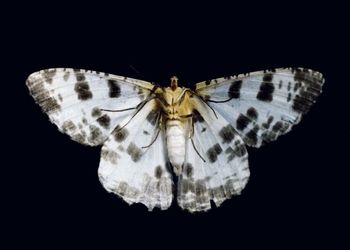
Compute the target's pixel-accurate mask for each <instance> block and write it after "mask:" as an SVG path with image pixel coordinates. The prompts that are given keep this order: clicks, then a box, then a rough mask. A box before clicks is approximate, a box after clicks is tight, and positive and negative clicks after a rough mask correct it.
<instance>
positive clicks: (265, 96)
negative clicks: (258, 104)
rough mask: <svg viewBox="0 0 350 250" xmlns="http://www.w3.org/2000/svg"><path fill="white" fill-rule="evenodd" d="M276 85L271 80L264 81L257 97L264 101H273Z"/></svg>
mask: <svg viewBox="0 0 350 250" xmlns="http://www.w3.org/2000/svg"><path fill="white" fill-rule="evenodd" d="M274 91H275V87H274V85H273V83H271V82H262V83H261V85H260V89H259V92H258V94H257V96H256V98H257V99H258V100H260V101H263V102H271V101H272V99H273V92H274Z"/></svg>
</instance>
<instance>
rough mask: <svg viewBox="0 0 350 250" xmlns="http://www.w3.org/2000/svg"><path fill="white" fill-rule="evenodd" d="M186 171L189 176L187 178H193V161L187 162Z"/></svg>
mask: <svg viewBox="0 0 350 250" xmlns="http://www.w3.org/2000/svg"><path fill="white" fill-rule="evenodd" d="M184 173H185V175H186V176H187V178H192V176H193V166H192V164H191V163H186V164H185V165H184Z"/></svg>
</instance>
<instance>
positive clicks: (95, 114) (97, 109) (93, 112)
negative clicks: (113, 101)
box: [91, 107, 101, 117]
mask: <svg viewBox="0 0 350 250" xmlns="http://www.w3.org/2000/svg"><path fill="white" fill-rule="evenodd" d="M91 115H92V116H93V117H95V116H100V115H101V110H100V109H99V108H98V107H94V108H93V109H92V111H91Z"/></svg>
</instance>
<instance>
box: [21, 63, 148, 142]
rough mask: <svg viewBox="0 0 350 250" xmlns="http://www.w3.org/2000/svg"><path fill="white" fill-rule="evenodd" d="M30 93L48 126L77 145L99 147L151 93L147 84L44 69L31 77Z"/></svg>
mask: <svg viewBox="0 0 350 250" xmlns="http://www.w3.org/2000/svg"><path fill="white" fill-rule="evenodd" d="M26 84H27V86H28V88H29V91H30V93H31V94H32V96H33V98H34V99H35V101H36V102H37V103H38V104H39V105H40V106H41V108H42V110H43V111H44V112H45V113H47V114H48V116H49V118H50V120H51V122H53V123H54V124H56V125H57V127H58V128H59V130H60V131H61V132H63V133H66V134H68V135H69V136H71V138H72V139H73V140H75V141H77V142H80V143H82V144H86V145H91V146H94V145H99V144H102V143H103V142H104V141H105V140H106V139H107V137H108V136H109V134H110V133H111V132H112V131H113V129H114V128H115V126H116V125H117V124H119V123H120V122H121V121H122V120H123V119H125V118H126V117H129V116H130V115H131V114H132V113H133V112H135V109H130V110H126V111H123V112H111V111H103V110H101V109H106V110H123V109H129V108H133V107H136V106H137V105H138V104H139V103H141V102H142V101H144V100H145V99H146V98H147V97H148V95H149V94H150V93H151V90H152V88H153V85H152V84H151V83H148V82H144V81H140V80H136V79H132V78H126V77H121V76H116V75H110V74H107V73H100V72H96V71H90V70H76V69H69V68H68V69H67V68H64V69H63V68H55V69H47V70H42V71H39V72H35V73H33V74H31V75H30V76H29V77H28V79H27V82H26Z"/></svg>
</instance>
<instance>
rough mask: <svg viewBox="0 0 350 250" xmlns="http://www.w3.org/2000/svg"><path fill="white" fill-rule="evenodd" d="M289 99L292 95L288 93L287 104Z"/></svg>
mask: <svg viewBox="0 0 350 250" xmlns="http://www.w3.org/2000/svg"><path fill="white" fill-rule="evenodd" d="M291 99H292V94H291V93H288V97H287V102H290V100H291Z"/></svg>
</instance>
